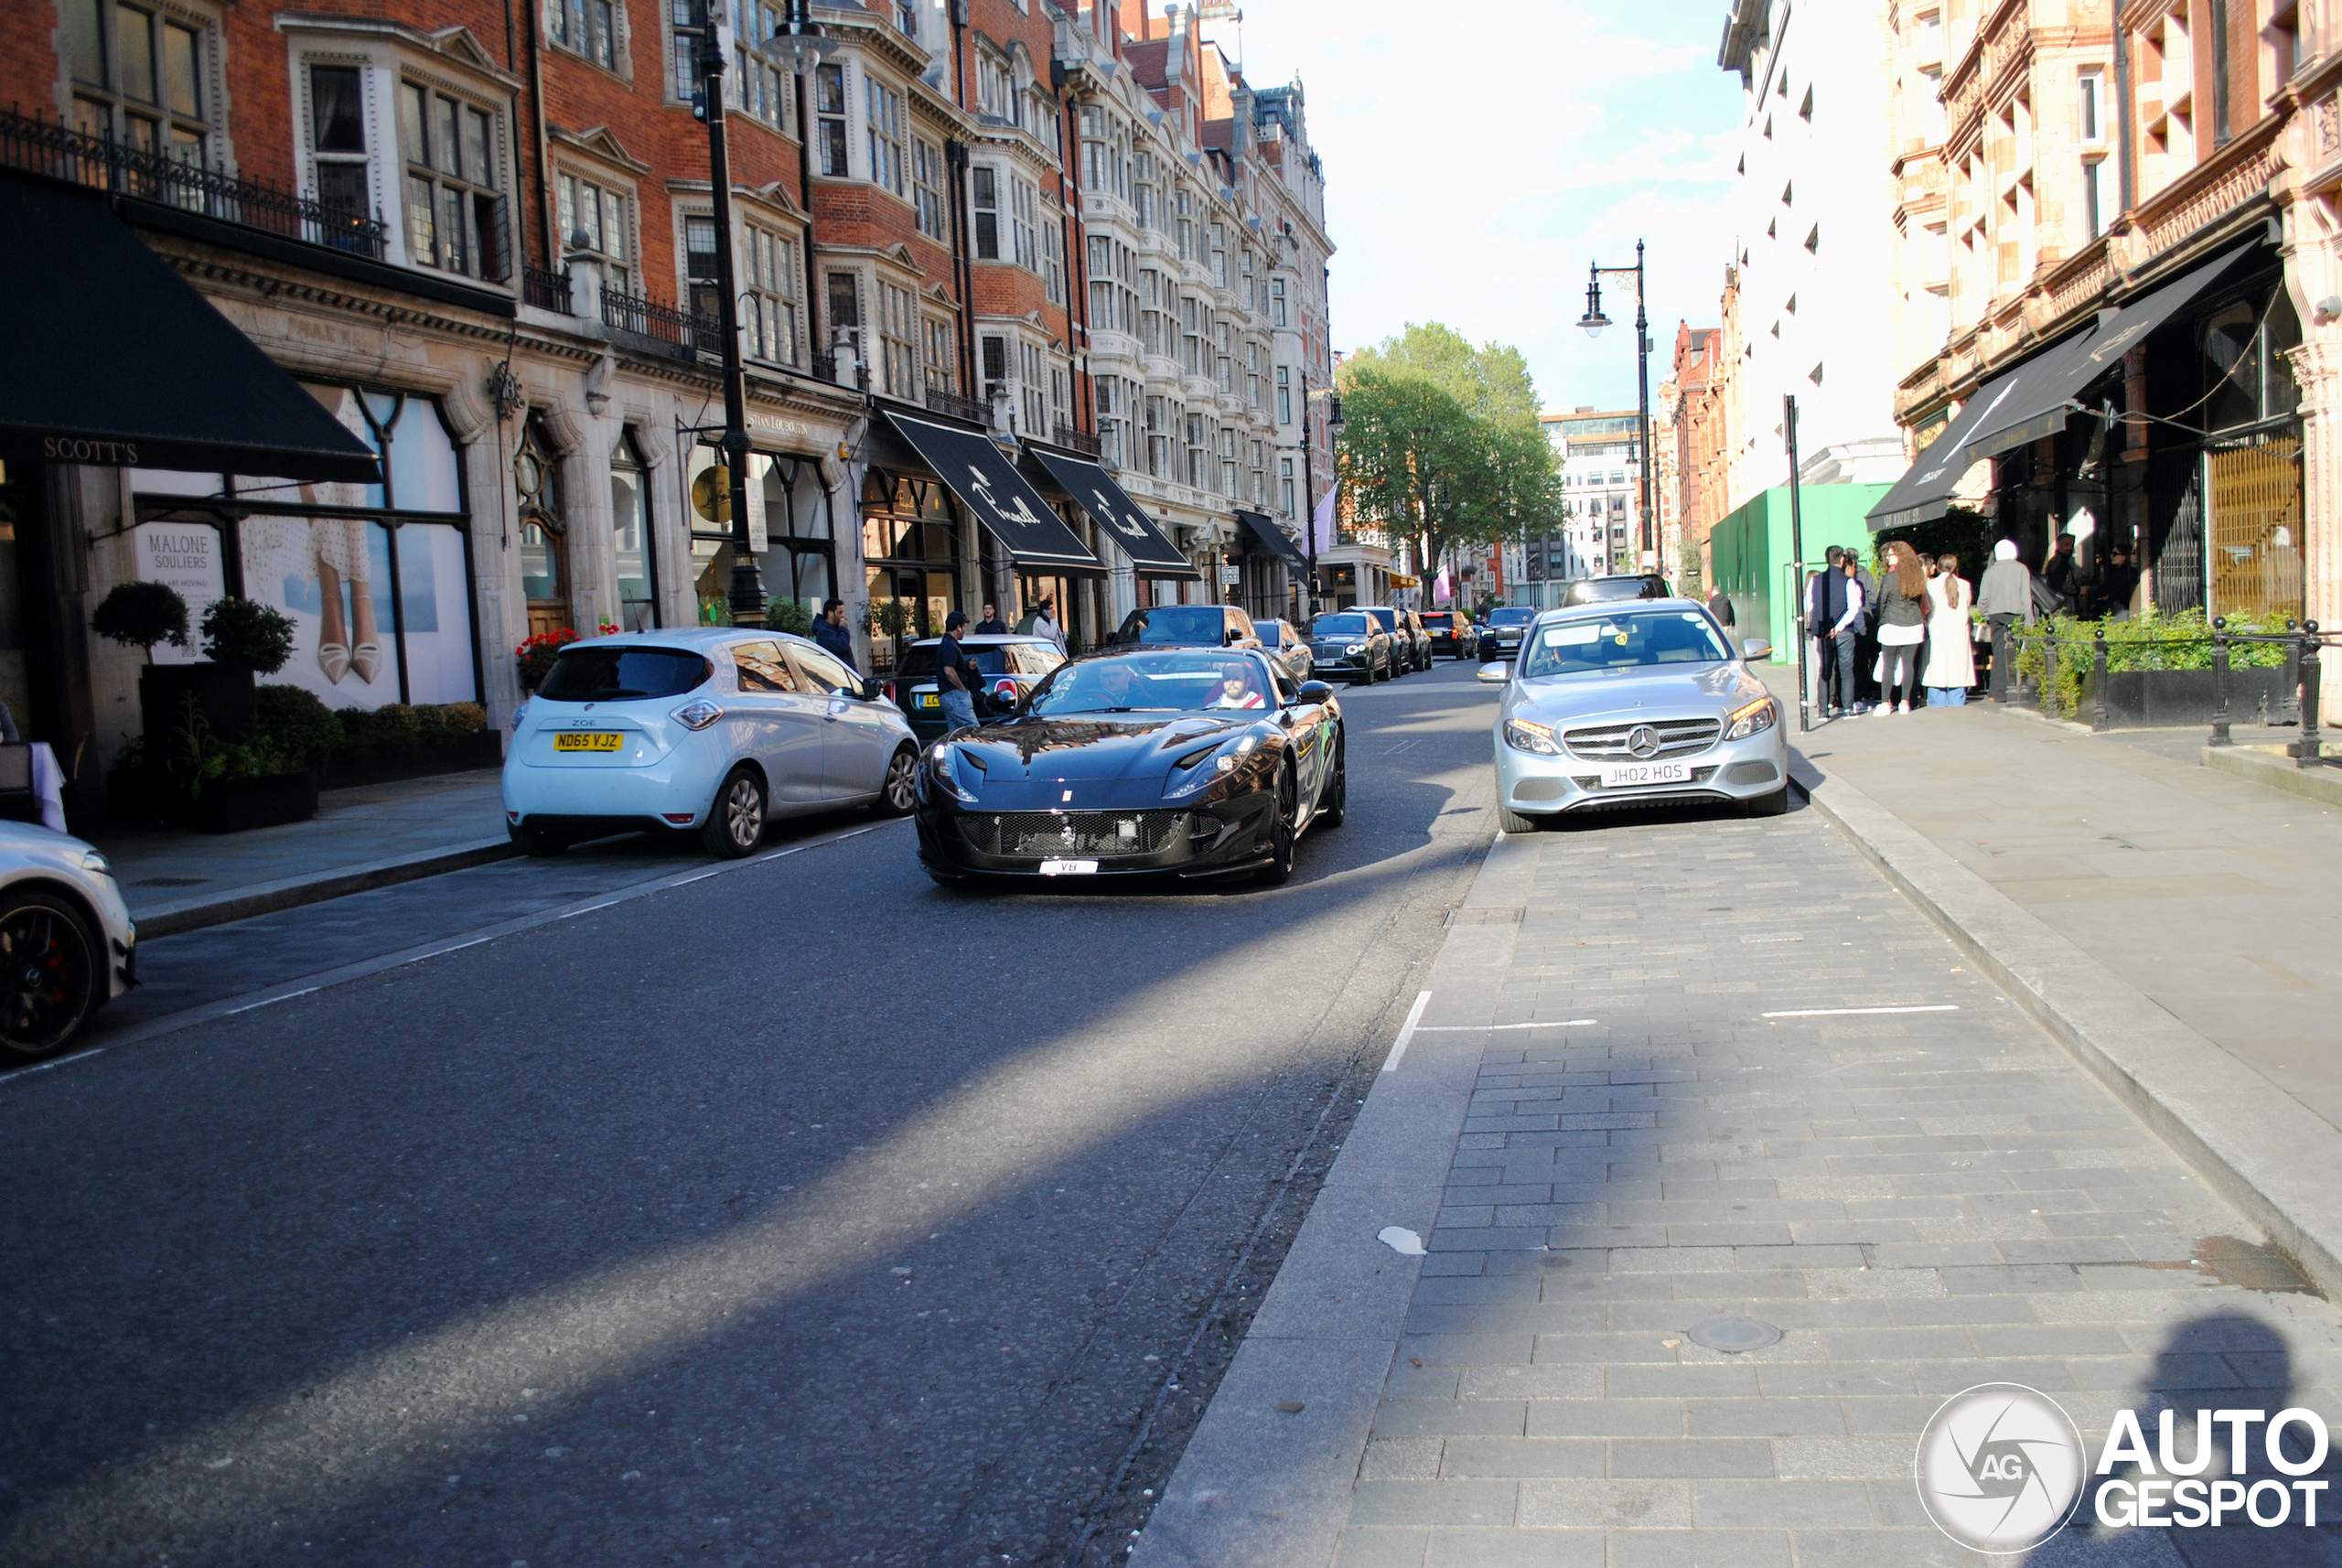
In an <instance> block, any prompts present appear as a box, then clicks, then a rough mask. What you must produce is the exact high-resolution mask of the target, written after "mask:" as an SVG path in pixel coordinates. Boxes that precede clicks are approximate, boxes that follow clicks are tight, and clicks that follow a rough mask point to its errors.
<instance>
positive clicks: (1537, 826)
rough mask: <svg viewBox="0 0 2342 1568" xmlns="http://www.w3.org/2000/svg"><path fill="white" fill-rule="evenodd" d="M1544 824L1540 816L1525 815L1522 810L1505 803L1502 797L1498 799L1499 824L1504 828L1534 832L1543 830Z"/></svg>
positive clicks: (1513, 830) (1513, 831) (1510, 831)
mask: <svg viewBox="0 0 2342 1568" xmlns="http://www.w3.org/2000/svg"><path fill="white" fill-rule="evenodd" d="M1544 825H1545V824H1544V823H1543V822H1542V821H1540V820H1539V819H1538V818H1535V817H1530V816H1523V815H1522V814H1521V813H1520V812H1519V811H1514V810H1513V809H1512V808H1511V807H1510V806H1508V805H1506V804H1505V803H1504V800H1503V799H1502V798H1501V797H1499V799H1498V800H1497V826H1498V827H1499V828H1502V829H1503V830H1504V831H1505V832H1508V833H1533V832H1540V831H1542V829H1543V827H1544Z"/></svg>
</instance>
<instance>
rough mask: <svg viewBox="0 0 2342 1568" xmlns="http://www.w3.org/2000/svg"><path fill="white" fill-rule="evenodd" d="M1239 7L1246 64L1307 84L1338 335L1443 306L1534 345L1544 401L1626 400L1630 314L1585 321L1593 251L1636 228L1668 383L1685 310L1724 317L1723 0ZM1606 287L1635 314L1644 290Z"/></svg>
mask: <svg viewBox="0 0 2342 1568" xmlns="http://www.w3.org/2000/svg"><path fill="white" fill-rule="evenodd" d="M1243 5H1244V19H1243V23H1242V28H1241V32H1242V46H1243V51H1244V54H1245V56H1246V59H1245V74H1246V76H1247V77H1248V78H1249V79H1250V80H1251V81H1252V83H1253V84H1254V85H1255V86H1263V87H1266V86H1275V85H1278V84H1280V83H1282V82H1284V81H1287V80H1289V79H1290V78H1291V77H1292V75H1293V74H1294V72H1295V70H1298V71H1299V72H1300V74H1301V78H1302V82H1303V85H1304V87H1305V89H1306V90H1307V93H1308V113H1309V134H1310V139H1311V141H1312V142H1313V143H1314V144H1315V145H1316V148H1317V152H1318V155H1319V156H1321V157H1323V158H1324V159H1325V161H1326V173H1327V226H1328V228H1329V229H1330V230H1331V231H1332V233H1333V238H1334V242H1335V243H1336V245H1337V246H1338V251H1337V252H1336V254H1335V256H1334V260H1333V301H1332V311H1333V321H1334V343H1335V346H1336V347H1337V348H1338V349H1347V348H1354V347H1361V346H1364V345H1367V344H1370V343H1373V342H1376V341H1378V340H1380V338H1383V337H1385V336H1388V335H1389V334H1391V333H1393V332H1396V331H1398V330H1399V329H1400V328H1402V326H1403V325H1404V324H1405V323H1407V322H1408V321H1410V320H1414V321H1422V320H1427V319H1437V320H1441V321H1445V322H1446V323H1447V324H1448V325H1449V326H1451V327H1454V328H1456V329H1457V330H1458V331H1460V332H1462V333H1464V334H1465V335H1466V336H1467V337H1469V338H1473V339H1474V340H1476V341H1479V340H1485V339H1488V338H1496V339H1498V340H1499V341H1503V342H1509V343H1512V344H1515V345H1517V346H1518V347H1519V348H1520V350H1521V351H1522V352H1523V353H1524V354H1526V355H1527V356H1528V359H1529V368H1530V373H1531V375H1532V376H1534V377H1535V378H1536V381H1537V390H1538V392H1539V394H1540V396H1542V398H1543V400H1544V402H1545V404H1546V406H1547V407H1549V408H1552V407H1574V406H1576V405H1578V404H1581V403H1593V404H1596V405H1599V406H1607V407H1614V408H1631V407H1633V406H1634V401H1635V363H1634V359H1635V356H1634V334H1633V331H1632V329H1631V328H1625V327H1613V328H1610V329H1609V330H1607V331H1606V332H1605V333H1603V335H1602V336H1601V338H1598V339H1595V340H1593V341H1588V339H1587V338H1586V336H1585V333H1583V332H1581V331H1579V330H1578V328H1577V325H1576V324H1577V319H1578V317H1579V316H1581V315H1582V314H1584V312H1585V268H1586V263H1588V262H1589V261H1592V260H1599V261H1600V262H1601V263H1603V264H1604V265H1606V266H1616V265H1620V264H1625V265H1631V264H1633V262H1634V254H1635V241H1636V239H1637V238H1638V236H1639V237H1640V238H1642V239H1644V240H1646V241H1647V242H1649V247H1650V249H1649V308H1650V317H1651V336H1652V337H1653V338H1655V339H1656V340H1657V342H1658V349H1657V352H1656V354H1655V355H1654V358H1653V360H1652V370H1651V389H1652V396H1653V397H1654V398H1655V397H1656V396H1657V395H1658V387H1659V382H1660V380H1662V379H1663V377H1664V375H1665V371H1664V369H1663V366H1664V364H1665V362H1666V357H1667V356H1668V355H1669V354H1670V353H1671V351H1672V344H1673V341H1674V336H1675V323H1676V319H1677V317H1684V318H1687V319H1689V320H1690V321H1691V323H1692V325H1693V326H1695V327H1704V326H1713V325H1714V323H1715V319H1716V308H1717V306H1716V301H1717V296H1718V295H1719V294H1720V293H1721V292H1722V289H1723V286H1724V263H1726V262H1727V261H1728V260H1729V259H1730V257H1731V253H1732V244H1733V236H1732V234H1731V232H1730V231H1729V229H1728V227H1727V220H1726V218H1725V212H1726V203H1727V199H1728V196H1729V190H1730V184H1731V169H1732V165H1731V159H1730V155H1729V153H1728V152H1727V150H1726V139H1727V137H1728V136H1729V134H1730V133H1731V130H1732V128H1733V127H1734V126H1735V124H1737V123H1738V121H1739V117H1740V80H1739V78H1738V77H1736V76H1734V75H1731V74H1728V73H1726V72H1724V71H1722V70H1718V69H1717V68H1716V64H1715V52H1716V40H1717V38H1718V37H1719V36H1720V35H1721V34H1722V32H1723V30H1724V7H1723V5H1721V4H1720V3H1717V0H1703V3H1701V4H1696V5H1694V4H1689V3H1687V0H1636V3H1634V4H1627V3H1624V0H1590V3H1586V4H1577V3H1563V0H1509V3H1508V0H1465V3H1463V4H1456V3H1454V0H1449V3H1446V4H1430V5H1426V4H1423V3H1422V0H1414V3H1413V4H1406V5H1402V4H1400V3H1399V0H1339V3H1338V4H1336V3H1334V0H1243ZM1222 26H1223V27H1224V25H1222ZM1215 30H1219V29H1215ZM1222 36H1223V38H1225V37H1226V35H1225V33H1224V32H1223V33H1222ZM1228 42H1229V43H1230V45H1231V46H1232V44H1233V42H1234V40H1233V39H1228ZM1231 52H1232V48H1231ZM1603 305H1604V308H1605V310H1606V313H1607V314H1608V315H1609V316H1610V317H1612V319H1613V320H1615V321H1618V322H1622V323H1625V322H1631V321H1632V319H1633V309H1634V306H1633V303H1632V300H1631V298H1630V296H1629V295H1628V293H1626V292H1624V291H1617V292H1614V291H1613V289H1612V288H1611V287H1608V286H1606V288H1605V290H1604V294H1603Z"/></svg>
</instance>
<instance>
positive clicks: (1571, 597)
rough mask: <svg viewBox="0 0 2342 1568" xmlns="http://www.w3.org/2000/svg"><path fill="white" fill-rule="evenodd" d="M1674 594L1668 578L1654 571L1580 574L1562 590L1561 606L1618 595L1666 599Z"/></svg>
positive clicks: (1597, 602) (1611, 599)
mask: <svg viewBox="0 0 2342 1568" xmlns="http://www.w3.org/2000/svg"><path fill="white" fill-rule="evenodd" d="M1673 596H1674V590H1673V589H1672V588H1670V587H1669V586H1668V585H1667V579H1666V578H1664V577H1662V576H1660V575H1659V574H1658V573H1656V572H1636V573H1629V574H1628V575H1623V576H1617V577H1580V578H1579V579H1578V580H1577V581H1576V582H1574V583H1572V584H1571V585H1569V586H1568V587H1566V588H1564V589H1563V590H1562V607H1563V608H1564V609H1567V608H1568V607H1570V606H1572V605H1602V604H1610V603H1612V602H1614V601H1616V600H1619V599H1665V598H1671V597H1673Z"/></svg>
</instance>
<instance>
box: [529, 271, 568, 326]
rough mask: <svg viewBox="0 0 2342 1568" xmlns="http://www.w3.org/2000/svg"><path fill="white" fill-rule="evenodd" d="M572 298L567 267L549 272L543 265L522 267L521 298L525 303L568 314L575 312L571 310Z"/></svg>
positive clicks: (540, 308) (541, 308)
mask: <svg viewBox="0 0 2342 1568" xmlns="http://www.w3.org/2000/svg"><path fill="white" fill-rule="evenodd" d="M572 298H573V295H571V293H570V284H569V269H568V268H567V267H564V268H562V269H561V271H559V272H557V273H549V272H547V271H545V270H544V268H543V267H522V268H521V302H522V303H523V304H526V305H532V306H536V308H538V309H539V310H552V311H558V312H559V313H560V314H562V315H564V316H568V315H571V314H573V313H572V311H571V310H570V303H571V300H572Z"/></svg>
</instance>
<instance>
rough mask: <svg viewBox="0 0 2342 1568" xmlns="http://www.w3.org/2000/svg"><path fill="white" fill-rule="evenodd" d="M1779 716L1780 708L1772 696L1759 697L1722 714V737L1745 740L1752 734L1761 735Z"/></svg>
mask: <svg viewBox="0 0 2342 1568" xmlns="http://www.w3.org/2000/svg"><path fill="white" fill-rule="evenodd" d="M1779 716H1780V710H1779V709H1778V708H1777V707H1776V706H1774V704H1773V699H1772V698H1770V697H1759V698H1757V699H1756V701H1755V702H1753V703H1743V704H1742V705H1741V706H1739V707H1736V708H1735V709H1733V710H1732V712H1730V713H1728V714H1725V715H1724V739H1726V740H1746V739H1747V738H1748V737H1749V736H1752V735H1762V734H1764V733H1765V732H1766V731H1767V730H1768V729H1771V728H1772V727H1773V721H1774V720H1775V719H1776V718H1778V717H1779Z"/></svg>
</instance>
